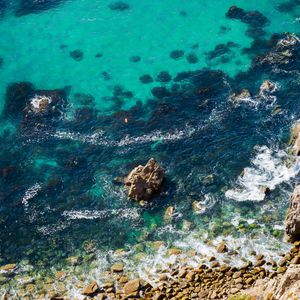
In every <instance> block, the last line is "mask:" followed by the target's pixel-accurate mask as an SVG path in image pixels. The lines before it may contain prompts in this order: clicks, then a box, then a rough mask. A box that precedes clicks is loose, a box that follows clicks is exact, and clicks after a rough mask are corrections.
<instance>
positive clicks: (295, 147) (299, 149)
mask: <svg viewBox="0 0 300 300" xmlns="http://www.w3.org/2000/svg"><path fill="white" fill-rule="evenodd" d="M289 144H290V146H292V152H293V154H294V155H299V154H300V122H297V123H295V124H294V126H293V129H292V133H291V138H290V142H289Z"/></svg>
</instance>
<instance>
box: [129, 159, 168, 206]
mask: <svg viewBox="0 0 300 300" xmlns="http://www.w3.org/2000/svg"><path fill="white" fill-rule="evenodd" d="M164 173H165V171H164V169H163V168H162V167H161V166H160V165H159V164H158V163H157V162H156V161H155V160H154V159H153V158H151V159H150V160H149V161H148V162H147V164H146V165H145V166H138V167H136V168H134V169H133V170H132V171H131V172H130V173H129V175H128V176H127V178H126V179H125V185H126V187H127V190H128V197H129V198H131V199H134V200H136V201H141V200H144V201H149V200H151V198H152V197H153V195H154V194H155V193H156V192H157V191H158V190H159V188H160V186H161V184H162V181H163V179H164Z"/></svg>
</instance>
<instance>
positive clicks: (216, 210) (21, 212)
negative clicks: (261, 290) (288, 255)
mask: <svg viewBox="0 0 300 300" xmlns="http://www.w3.org/2000/svg"><path fill="white" fill-rule="evenodd" d="M4 2H5V1H4ZM23 2H24V3H26V1H23ZM29 2H30V1H28V2H27V3H29ZM50 2H51V1H50ZM5 3H7V7H6V9H5V12H4V14H3V16H2V19H1V20H0V33H1V36H2V39H1V40H0V44H1V47H0V57H1V58H2V59H3V62H2V65H1V69H0V76H1V80H0V111H1V112H2V116H1V119H0V122H1V123H0V124H1V127H0V133H1V135H0V139H1V140H0V141H1V143H0V154H1V160H0V171H1V172H0V174H1V178H0V226H1V228H2V229H1V232H0V241H1V243H0V251H1V252H0V265H2V264H6V263H17V264H18V265H19V269H18V275H17V277H16V278H11V280H10V281H9V282H8V283H5V284H4V285H1V286H0V288H1V287H2V288H1V290H3V291H6V290H9V291H11V290H14V289H15V288H14V284H16V283H18V282H19V281H18V280H20V278H22V276H33V277H35V278H38V277H39V275H38V274H43V276H49V277H51V276H53V274H54V273H55V271H56V270H60V269H62V268H63V269H67V264H66V258H67V257H70V256H74V255H78V256H80V257H82V258H83V261H84V262H83V263H82V269H79V270H78V271H76V274H75V272H72V270H70V274H69V276H68V280H70V282H72V281H73V282H74V283H75V282H76V281H78V280H82V281H84V280H89V279H90V278H94V279H95V278H96V279H97V280H105V273H104V271H106V270H107V268H108V266H109V264H110V263H112V262H114V261H119V260H123V261H124V262H125V263H126V266H127V268H128V269H131V270H134V271H135V272H139V273H140V274H142V275H143V276H148V275H149V274H150V275H151V276H155V272H156V271H157V269H159V268H163V266H166V264H168V263H170V262H173V261H172V259H173V258H169V257H168V255H167V251H168V248H170V247H177V248H180V249H181V250H183V251H191V250H195V251H196V253H197V255H196V256H195V257H193V258H192V259H191V260H190V263H191V264H196V263H199V262H200V261H202V260H205V257H206V256H207V255H209V254H212V255H217V254H216V253H215V252H214V247H212V246H211V244H216V243H218V242H219V241H220V240H222V239H224V240H226V242H227V243H228V245H229V246H230V247H231V249H232V250H237V251H238V252H239V257H238V258H236V263H243V259H251V258H253V257H251V255H250V253H251V251H252V250H256V251H258V252H259V251H260V252H263V253H265V254H266V255H268V256H270V257H274V258H276V257H278V254H279V253H280V252H282V251H284V249H286V247H288V246H287V245H286V244H285V243H284V242H283V238H282V237H283V229H284V227H283V225H284V215H285V210H286V208H287V206H288V197H289V194H290V192H291V190H292V188H293V185H294V184H295V182H297V178H298V172H299V160H298V158H296V157H293V156H292V155H290V154H289V149H288V145H287V141H288V136H289V131H290V128H291V126H292V124H293V122H295V121H296V120H297V119H298V118H299V114H300V110H299V105H298V99H299V96H300V95H299V90H300V83H299V78H300V77H299V72H298V70H299V61H300V59H299V45H298V43H299V40H298V39H297V38H296V42H295V43H296V46H295V49H294V48H293V49H292V50H293V51H294V52H295V53H294V56H293V57H292V58H290V60H291V61H289V63H287V64H281V63H280V62H274V63H270V64H267V63H266V64H263V63H261V64H260V63H259V58H260V57H261V56H263V55H266V54H267V53H277V52H278V51H279V50H278V47H279V46H278V45H279V44H278V43H280V41H281V40H282V39H287V37H286V36H284V35H283V33H284V32H290V33H294V34H299V31H300V30H299V17H300V9H299V7H298V6H297V1H290V2H289V4H286V2H284V1H283V0H281V1H279V0H278V1H271V0H270V1H242V0H240V1H235V3H232V2H230V1H222V2H221V1H217V0H213V1H212V0H210V1H204V0H203V1H198V0H197V1H196V0H189V1H179V0H163V1H159V2H153V1H148V0H147V1H146V0H144V1H138V0H128V1H126V3H127V4H128V8H127V9H124V10H112V9H110V8H109V5H110V4H111V3H112V1H100V0H99V1H98V0H97V1H88V0H69V1H61V3H59V4H58V5H56V6H54V7H52V8H50V9H47V10H43V11H38V12H37V11H35V12H34V13H29V14H23V15H22V16H16V15H15V12H16V10H17V9H18V7H19V5H20V3H22V1H21V0H20V2H15V3H10V1H6V2H5ZM45 3H47V1H45ZM283 3H285V5H284V6H283ZM233 4H234V5H236V6H238V7H241V8H243V9H244V12H246V14H249V12H250V15H251V14H253V11H255V10H258V11H259V13H256V14H254V16H253V15H252V17H251V18H250V20H249V19H245V18H244V19H243V18H242V19H231V18H229V17H226V13H227V11H228V9H229V7H230V6H231V5H233ZM27 13H28V11H27ZM254 21H255V22H256V23H255V22H254ZM275 33H276V34H278V35H275V36H274V35H273V34H275ZM293 47H294V46H293ZM297 47H298V48H297ZM286 49H289V48H288V46H287V48H284V50H286ZM175 50H180V51H183V55H182V56H181V57H178V59H174V58H172V57H170V54H171V52H172V51H175ZM74 51H76V52H74ZM276 51H277V52H276ZM72 53H73V54H72ZM178 53H179V52H178ZM72 56H73V57H72ZM161 72H164V73H163V75H164V76H160V77H164V79H165V80H162V82H160V81H159V80H157V77H158V75H159V74H160V73H161ZM165 72H168V73H165ZM182 72H184V73H182ZM166 74H167V75H166ZM143 75H150V76H151V78H152V79H153V80H152V81H151V82H149V83H143V82H141V80H140V77H141V76H143ZM168 77H170V78H171V79H172V80H170V78H168ZM265 79H270V80H271V81H272V82H273V83H274V84H275V86H276V89H275V91H273V92H271V93H267V94H264V93H260V92H259V87H260V85H261V83H262V81H263V80H265ZM24 82H27V83H26V84H24ZM15 83H22V84H20V85H11V84H15ZM29 83H31V84H32V85H30V84H29ZM157 87H160V89H155V88H157ZM161 88H165V89H161ZM242 88H247V89H249V91H250V93H251V95H252V96H251V97H250V98H247V99H243V101H242V102H241V103H240V104H238V105H233V104H232V103H231V101H230V95H231V94H232V93H233V92H238V91H239V90H240V89H242ZM58 89H63V91H62V90H60V91H57V90H58ZM45 96H46V99H48V100H49V99H50V100H49V101H52V102H50V104H51V105H52V106H51V105H50V106H51V109H52V110H50V111H47V113H41V114H39V113H36V112H35V111H34V106H33V104H32V103H34V101H38V100H40V98H39V97H45ZM125 118H126V119H127V120H128V123H125ZM150 157H155V158H156V159H157V160H158V161H159V162H160V163H161V164H162V166H163V167H164V168H165V169H166V180H165V182H164V185H163V188H162V192H161V194H160V195H157V197H156V198H155V199H154V201H153V203H152V204H151V205H149V206H147V207H140V206H139V205H137V204H135V203H132V202H131V201H130V200H128V199H127V197H126V195H125V192H124V188H123V187H122V186H120V185H117V184H115V183H114V177H116V176H122V175H125V174H127V173H128V172H129V171H130V170H131V169H132V168H133V167H135V166H136V165H138V164H140V163H143V164H144V163H145V162H146V161H147V160H148V159H149V158H150ZM262 187H268V188H269V189H270V190H271V193H270V195H267V196H266V195H264V193H263V192H262V190H261V188H262ZM168 206H174V207H175V210H176V214H175V215H174V216H173V219H172V221H166V220H164V211H165V209H166V208H167V207H168ZM195 206H196V210H195ZM193 207H194V210H193ZM157 241H160V242H163V243H164V245H165V247H164V246H163V247H161V248H160V250H159V251H157V249H156V248H155V242H157ZM211 241H212V242H211ZM87 245H88V246H87ZM87 248H88V249H89V250H87ZM118 248H123V249H125V250H124V251H125V252H126V255H125V256H123V257H122V258H120V257H119V256H118V255H116V254H115V253H114V251H115V250H116V249H118ZM90 249H93V251H90ZM91 252H92V253H93V255H91ZM188 256H189V257H190V255H188ZM220 259H221V260H222V259H225V260H226V259H228V257H227V258H226V257H222V256H220ZM182 260H183V261H185V262H186V261H187V259H186V257H184V254H183V257H182ZM29 266H32V269H31V267H29ZM45 270H48V271H45ZM87 270H88V271H87ZM80 273H82V274H87V273H88V274H89V275H87V276H86V278H85V279H82V277H81V276H80V275H81V274H80ZM148 273H149V274H148ZM28 274H29V275H28ZM150 275H149V276H150ZM79 278H80V279H79ZM0 283H1V280H0ZM70 290H72V293H75V294H76V291H74V289H73V288H72V287H70Z"/></svg>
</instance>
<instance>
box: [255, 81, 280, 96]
mask: <svg viewBox="0 0 300 300" xmlns="http://www.w3.org/2000/svg"><path fill="white" fill-rule="evenodd" d="M276 89H277V87H276V84H275V83H273V82H272V81H270V80H264V81H263V83H262V84H261V86H260V88H259V93H260V94H271V93H273V92H275V91H276Z"/></svg>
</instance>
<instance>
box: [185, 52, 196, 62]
mask: <svg viewBox="0 0 300 300" xmlns="http://www.w3.org/2000/svg"><path fill="white" fill-rule="evenodd" d="M186 60H187V61H188V62H189V63H190V64H196V63H197V62H198V61H199V59H198V57H197V55H196V54H194V53H190V54H188V55H187V57H186Z"/></svg>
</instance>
